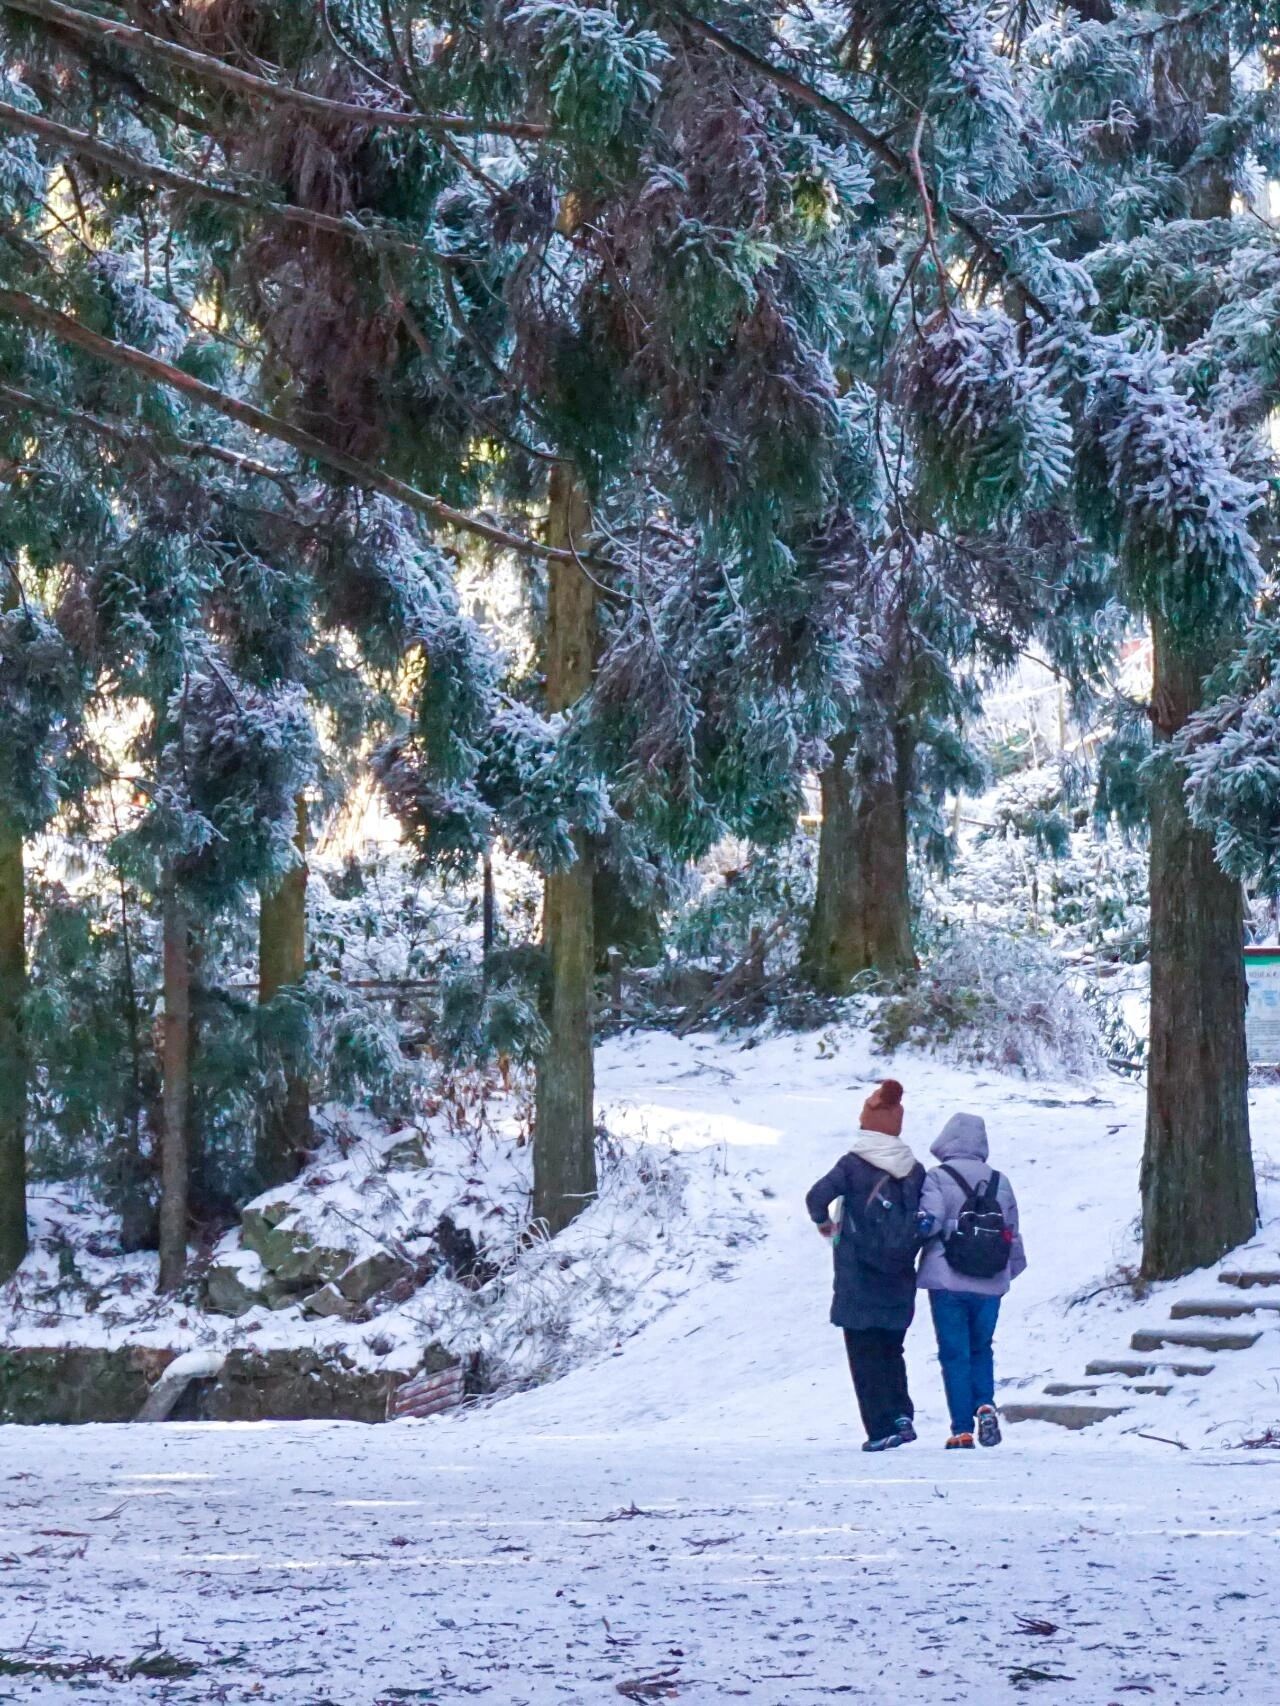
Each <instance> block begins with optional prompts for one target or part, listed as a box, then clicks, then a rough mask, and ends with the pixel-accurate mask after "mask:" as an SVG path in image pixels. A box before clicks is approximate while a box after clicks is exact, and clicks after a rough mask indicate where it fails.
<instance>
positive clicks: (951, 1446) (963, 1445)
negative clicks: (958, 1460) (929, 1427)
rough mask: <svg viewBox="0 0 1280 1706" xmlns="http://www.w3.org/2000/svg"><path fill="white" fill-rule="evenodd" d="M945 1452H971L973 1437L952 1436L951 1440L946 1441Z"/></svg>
mask: <svg viewBox="0 0 1280 1706" xmlns="http://www.w3.org/2000/svg"><path fill="white" fill-rule="evenodd" d="M947 1450H948V1451H972V1450H973V1435H972V1434H952V1436H951V1438H950V1439H949V1440H948V1441H947Z"/></svg>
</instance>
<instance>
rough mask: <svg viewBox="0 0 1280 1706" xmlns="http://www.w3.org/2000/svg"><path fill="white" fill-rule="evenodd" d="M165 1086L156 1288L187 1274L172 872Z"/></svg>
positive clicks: (184, 970)
mask: <svg viewBox="0 0 1280 1706" xmlns="http://www.w3.org/2000/svg"><path fill="white" fill-rule="evenodd" d="M162 1034H163V1044H162V1049H161V1054H162V1063H163V1068H164V1088H163V1092H162V1096H161V1131H160V1290H161V1291H176V1290H177V1289H178V1287H179V1286H180V1285H181V1284H182V1280H183V1276H184V1275H185V1273H186V1271H187V1198H188V1188H189V1172H190V1164H189V1157H188V1152H187V1140H188V1131H187V1103H188V1099H189V1097H190V1094H191V1062H190V1047H191V939H190V931H189V929H188V924H187V909H186V907H185V906H184V905H183V903H182V900H181V897H180V896H179V894H178V890H177V886H176V884H175V882H174V879H173V876H172V873H170V872H166V873H165V883H164V1020H163V1033H162Z"/></svg>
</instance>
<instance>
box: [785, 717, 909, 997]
mask: <svg viewBox="0 0 1280 1706" xmlns="http://www.w3.org/2000/svg"><path fill="white" fill-rule="evenodd" d="M856 750H857V748H856V739H855V736H854V735H853V734H852V732H849V733H846V734H843V735H841V736H840V737H839V738H838V739H837V740H835V741H833V742H832V746H831V763H830V764H829V765H828V766H827V767H826V769H825V770H824V771H823V772H822V774H821V777H820V778H819V780H820V783H821V787H822V828H821V830H820V832H819V838H818V883H817V889H816V891H815V894H814V902H813V912H812V915H811V917H810V921H809V933H808V937H807V940H806V942H805V948H804V955H803V961H802V963H803V967H804V971H805V975H806V976H807V977H808V979H809V981H810V983H812V985H813V987H814V988H815V989H817V990H820V991H821V992H822V993H823V994H826V995H842V994H844V993H845V991H846V990H847V989H848V988H849V985H850V983H851V982H852V980H853V979H854V978H855V977H856V976H857V975H858V973H859V972H864V971H878V972H883V973H885V974H892V973H894V972H900V971H905V970H907V969H908V968H909V967H911V966H913V965H914V964H915V963H916V958H915V946H914V943H913V941H912V936H911V896H910V887H909V881H908V874H907V783H908V779H909V776H910V770H911V760H912V756H913V753H912V743H911V740H910V737H909V735H908V734H907V732H906V731H905V730H902V729H900V730H898V731H897V732H896V733H895V736H894V751H893V760H892V770H891V772H890V774H889V775H887V776H872V777H869V778H864V779H859V777H858V776H857V775H856V773H855V771H854V769H853V767H852V766H853V764H854V762H855V759H856Z"/></svg>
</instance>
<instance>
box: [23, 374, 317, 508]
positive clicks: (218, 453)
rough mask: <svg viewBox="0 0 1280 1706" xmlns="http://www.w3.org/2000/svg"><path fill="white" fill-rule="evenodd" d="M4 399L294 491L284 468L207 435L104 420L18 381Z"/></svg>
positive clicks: (130, 445) (110, 437)
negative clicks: (144, 428)
mask: <svg viewBox="0 0 1280 1706" xmlns="http://www.w3.org/2000/svg"><path fill="white" fill-rule="evenodd" d="M5 403H7V404H9V406H10V407H11V408H14V409H21V410H29V411H30V412H31V413H32V414H36V415H44V416H45V417H46V418H48V419H49V420H57V421H62V422H64V423H65V424H66V425H67V426H75V427H79V428H81V429H82V430H83V431H85V432H90V433H92V434H93V435H94V436H95V437H96V438H101V439H105V440H106V441H107V442H108V443H110V444H119V445H123V446H124V447H125V449H128V450H143V451H156V452H169V453H171V454H174V455H177V456H196V457H201V456H203V457H208V458H209V459H210V460H212V461H215V462H224V463H225V464H226V465H227V467H228V468H234V469H235V470H236V471H237V473H241V474H253V475H255V476H256V477H257V478H258V479H262V480H271V481H273V482H274V483H275V484H276V485H278V486H279V487H281V489H282V490H283V491H285V492H286V493H287V494H288V495H289V496H290V497H293V496H294V495H295V493H294V482H293V480H292V478H291V476H290V475H288V474H287V473H286V472H285V471H284V469H282V468H273V467H271V466H270V464H269V463H266V462H258V461H256V460H255V459H254V458H253V457H252V456H245V455H244V454H243V453H242V452H241V451H239V450H232V449H231V448H230V447H229V446H228V445H225V444H213V443H212V442H210V441H209V440H207V439H193V438H180V437H178V436H177V435H176V434H173V433H148V432H135V431H134V430H133V428H132V427H127V426H125V425H124V424H123V423H121V422H117V421H107V420H103V419H102V417H101V416H100V415H90V414H87V413H86V412H85V411H84V410H83V409H68V408H67V407H65V405H63V404H62V403H55V402H54V401H53V399H52V398H51V397H37V396H35V395H33V394H32V393H31V392H30V391H20V390H19V389H18V387H17V386H16V385H3V384H0V405H3V404H5Z"/></svg>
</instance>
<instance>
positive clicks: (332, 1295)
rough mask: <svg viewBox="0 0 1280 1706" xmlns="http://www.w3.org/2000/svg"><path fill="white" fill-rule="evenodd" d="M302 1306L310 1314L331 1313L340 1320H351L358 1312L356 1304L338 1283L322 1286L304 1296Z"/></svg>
mask: <svg viewBox="0 0 1280 1706" xmlns="http://www.w3.org/2000/svg"><path fill="white" fill-rule="evenodd" d="M302 1307H303V1310H304V1312H305V1313H306V1314H308V1315H330V1316H334V1317H336V1318H337V1319H338V1320H339V1321H349V1320H350V1319H351V1317H352V1316H353V1315H354V1314H355V1312H356V1305H355V1304H354V1303H352V1302H350V1301H349V1300H348V1299H347V1298H345V1297H344V1296H343V1295H342V1293H341V1292H340V1291H339V1290H338V1288H337V1286H336V1285H324V1286H321V1288H320V1290H319V1291H314V1292H312V1294H311V1296H310V1297H304V1298H303V1300H302Z"/></svg>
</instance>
